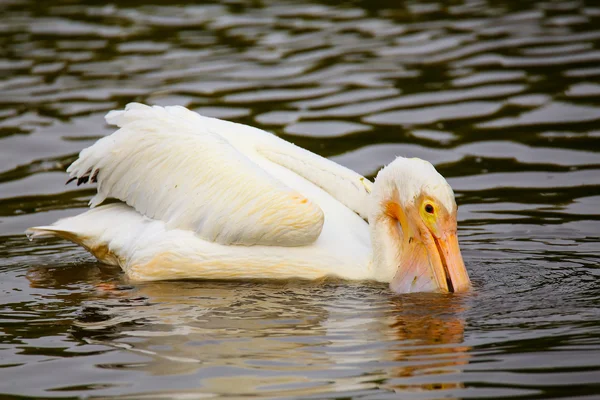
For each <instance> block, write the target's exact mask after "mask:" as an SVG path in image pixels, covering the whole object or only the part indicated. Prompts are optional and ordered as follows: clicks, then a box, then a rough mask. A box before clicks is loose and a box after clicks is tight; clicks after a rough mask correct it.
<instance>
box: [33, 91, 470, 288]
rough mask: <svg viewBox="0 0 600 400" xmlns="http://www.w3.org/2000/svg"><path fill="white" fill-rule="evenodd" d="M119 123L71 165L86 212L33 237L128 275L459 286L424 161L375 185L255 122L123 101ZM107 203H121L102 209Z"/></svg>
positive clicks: (460, 275) (446, 195)
mask: <svg viewBox="0 0 600 400" xmlns="http://www.w3.org/2000/svg"><path fill="white" fill-rule="evenodd" d="M106 120H107V122H108V123H109V124H112V125H116V126H117V127H118V128H119V129H118V130H117V131H116V132H115V133H113V134H112V135H109V136H107V137H104V138H102V139H100V140H98V141H97V142H96V143H95V144H94V145H92V146H90V147H89V148H86V149H84V150H83V151H81V153H80V154H79V158H78V159H77V160H76V161H75V162H73V164H72V165H71V166H70V167H69V168H68V169H67V172H68V173H69V174H70V176H71V177H72V180H77V183H78V184H81V183H88V182H90V183H94V182H97V194H96V195H95V196H94V197H93V198H92V199H91V200H90V207H91V209H90V210H89V211H86V212H84V213H83V214H80V215H77V216H75V217H70V218H65V219H62V220H59V221H57V222H55V223H54V224H52V225H49V226H39V227H34V228H30V229H28V231H27V234H28V236H29V237H30V238H36V237H44V236H59V237H62V238H65V239H68V240H70V241H72V242H74V243H77V244H79V245H81V246H83V247H84V248H86V249H87V250H88V251H89V252H90V253H92V254H93V255H94V256H95V257H96V258H97V259H98V260H99V261H100V262H103V263H107V264H112V265H120V266H121V267H122V269H123V270H124V271H125V273H126V275H127V276H128V277H129V278H130V279H132V280H134V281H150V280H167V279H169V280H172V279H193V278H197V279H264V278H274V279H289V278H301V279H318V278H323V277H327V276H335V277H339V278H343V279H351V280H376V281H380V282H388V283H389V284H390V287H391V289H392V290H394V291H395V292H400V293H408V292H424V291H425V292H431V291H442V292H458V291H465V290H467V289H468V288H469V285H470V283H469V277H468V275H467V271H466V269H465V266H464V263H463V260H462V256H461V253H460V250H459V246H458V239H457V233H456V230H457V226H456V210H457V208H456V202H455V199H454V194H453V192H452V189H451V188H450V186H449V185H448V183H447V182H446V180H445V179H444V178H443V177H442V176H441V175H440V174H439V173H438V172H437V171H436V170H435V168H434V167H433V166H432V165H431V164H430V163H428V162H426V161H423V160H420V159H416V158H412V159H408V158H402V157H398V158H397V159H396V160H394V161H393V162H392V163H391V164H389V165H388V166H386V167H384V168H383V169H382V170H381V171H380V172H379V174H378V175H377V178H376V180H375V182H374V183H372V182H370V181H369V180H367V179H366V178H364V177H363V176H361V175H359V174H357V173H356V172H354V171H352V170H350V169H347V168H345V167H343V166H340V165H338V164H336V163H334V162H332V161H330V160H327V159H325V158H323V157H320V156H318V155H316V154H314V153H311V152H309V151H307V150H305V149H302V148H300V147H297V146H295V145H294V144H292V143H289V142H287V141H285V140H283V139H280V138H278V137H277V136H275V135H273V134H270V133H268V132H265V131H263V130H260V129H257V128H253V127H250V126H246V125H242V124H237V123H233V122H228V121H223V120H219V119H216V118H208V117H204V116H201V115H199V114H197V113H195V112H192V111H190V110H188V109H186V108H184V107H179V106H174V107H159V106H153V107H150V106H146V105H142V104H138V103H132V104H129V105H128V106H127V107H126V108H125V110H119V111H111V112H109V113H108V114H107V116H106ZM107 198H114V199H118V200H120V201H121V202H118V203H111V204H108V205H101V204H102V203H103V202H104V200H106V199H107Z"/></svg>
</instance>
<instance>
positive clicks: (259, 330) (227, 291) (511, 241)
mask: <svg viewBox="0 0 600 400" xmlns="http://www.w3.org/2000/svg"><path fill="white" fill-rule="evenodd" d="M310 1H312V0H310ZM118 3H119V4H118V5H116V4H106V3H105V2H101V1H93V0H90V1H86V2H85V3H84V2H74V1H53V2H42V1H37V2H34V1H25V0H10V1H5V2H2V4H0V10H1V12H2V20H3V22H2V24H1V25H0V39H1V45H2V47H1V49H2V50H0V52H1V54H2V55H3V56H2V59H1V60H0V70H1V71H2V77H3V78H2V80H1V81H0V103H1V107H0V293H1V299H2V302H1V305H0V367H1V368H0V396H2V397H3V398H15V399H16V398H23V397H22V396H25V397H35V398H73V397H95V398H106V397H120V398H131V399H140V398H161V399H162V398H181V399H183V398H186V399H187V398H216V397H222V398H246V397H249V396H252V397H255V398H301V399H308V398H314V399H324V398H331V399H333V398H336V399H337V398H356V399H386V398H397V397H400V398H405V399H429V398H504V397H507V398H508V397H510V398H523V399H546V398H573V397H578V398H590V399H591V398H598V397H599V396H600V323H599V322H598V321H599V319H600V287H599V285H598V281H599V276H600V269H599V268H598V263H599V261H600V251H599V250H600V248H599V244H598V243H599V240H600V224H599V220H600V146H599V143H600V106H599V105H600V7H598V5H597V4H595V2H593V1H587V2H586V1H550V2H532V1H504V2H492V1H479V0H468V1H452V2H441V1H440V2H434V1H432V2H425V1H408V2H404V4H402V5H396V3H394V2H385V1H358V0H357V1H353V2H348V3H346V4H344V5H339V4H338V2H333V1H321V2H317V1H312V2H310V3H308V2H301V1H269V0H267V1H254V2H250V1H248V2H243V1H230V2H226V3H222V4H220V3H212V4H210V3H207V2H204V3H203V4H195V3H193V2H189V3H186V2H185V1H180V2H178V3H177V5H173V4H172V3H171V2H168V1H160V0H154V1H152V0H151V1H145V2H141V1H136V0H128V1H122V2H118ZM131 101H141V102H146V103H150V104H160V105H172V104H181V105H185V106H187V107H189V108H191V109H194V110H197V111H199V112H201V113H203V114H205V115H209V116H216V117H221V118H227V119H230V120H233V121H237V122H242V123H247V124H251V125H254V126H258V127H261V128H263V129H266V130H269V131H272V132H274V133H276V134H277V135H280V136H281V137H283V138H285V139H287V140H290V141H292V142H294V143H296V144H298V145H300V146H303V147H306V148H308V149H310V150H312V151H314V152H317V153H319V154H322V155H324V156H326V157H330V158H331V159H333V160H335V161H336V162H339V163H341V164H343V165H346V166H348V167H350V168H353V169H355V170H357V171H358V172H360V173H362V174H365V175H367V176H370V177H373V176H374V174H375V173H376V171H377V170H378V169H379V168H381V166H383V165H385V164H386V163H389V162H390V161H392V160H393V159H394V157H395V156H397V155H404V156H411V157H421V158H425V159H428V160H430V161H431V162H432V163H433V164H434V165H436V167H437V168H438V170H439V171H440V172H441V173H442V174H444V175H445V176H446V177H448V180H449V182H450V184H451V185H452V186H453V187H454V189H455V192H456V195H457V201H458V203H459V206H460V208H459V224H460V230H459V235H460V240H461V245H462V249H463V255H464V258H465V262H466V264H467V267H468V269H469V271H470V274H471V277H472V281H473V284H474V290H473V291H472V292H471V293H468V294H464V295H432V294H418V295H404V296H401V295H393V294H392V293H390V292H389V290H388V289H387V287H386V285H381V284H377V283H368V282H343V281H336V280H326V281H320V282H300V281H291V282H201V281H195V282H166V283H147V284H132V283H130V282H128V281H127V280H126V279H125V278H124V277H123V275H122V274H121V272H120V270H119V269H118V268H113V267H107V266H103V265H100V264H98V263H96V262H95V261H94V259H93V258H92V257H90V256H89V255H88V254H87V253H86V252H85V251H84V250H82V249H80V248H78V247H76V246H74V245H72V244H69V243H66V242H64V241H60V240H46V241H43V242H29V241H28V240H27V239H26V238H25V236H24V235H23V231H24V230H25V229H26V228H27V227H30V226H33V225H42V224H47V223H50V222H52V221H54V220H56V219H58V218H61V217H65V216H70V215H75V214H77V213H79V212H81V211H82V210H83V209H84V208H85V207H86V203H87V201H88V200H89V199H90V197H91V196H92V195H93V189H91V188H83V187H76V186H64V182H65V180H66V174H65V173H64V170H65V168H66V166H67V165H68V164H69V163H70V162H72V161H73V160H74V159H75V158H76V155H77V153H78V152H79V151H80V150H81V149H82V148H83V147H86V146H88V145H90V144H92V143H93V142H94V141H95V140H96V139H97V138H99V137H102V136H103V135H106V134H108V133H110V132H111V130H110V128H109V127H107V126H106V125H105V124H104V122H103V116H104V114H105V113H106V112H107V111H109V110H111V109H113V108H117V107H123V106H124V105H125V104H127V103H128V102H131Z"/></svg>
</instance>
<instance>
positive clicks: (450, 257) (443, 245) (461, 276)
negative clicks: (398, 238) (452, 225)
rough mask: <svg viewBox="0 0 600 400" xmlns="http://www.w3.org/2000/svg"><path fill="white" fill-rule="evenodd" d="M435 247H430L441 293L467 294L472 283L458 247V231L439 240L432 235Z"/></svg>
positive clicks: (433, 267) (430, 257)
mask: <svg viewBox="0 0 600 400" xmlns="http://www.w3.org/2000/svg"><path fill="white" fill-rule="evenodd" d="M431 237H432V239H433V245H430V246H428V249H427V250H428V251H427V252H428V254H429V259H430V262H431V269H432V270H433V273H434V275H435V278H436V281H437V283H438V286H439V288H440V289H441V291H444V292H465V291H467V290H468V289H469V287H470V285H471V282H470V280H469V275H468V274H467V269H466V268H465V263H464V262H463V258H462V254H461V253H460V248H459V246H458V237H457V236H456V231H450V232H446V233H445V234H444V235H443V236H442V237H440V238H437V237H435V236H434V235H431Z"/></svg>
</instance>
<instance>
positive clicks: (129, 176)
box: [67, 103, 324, 246]
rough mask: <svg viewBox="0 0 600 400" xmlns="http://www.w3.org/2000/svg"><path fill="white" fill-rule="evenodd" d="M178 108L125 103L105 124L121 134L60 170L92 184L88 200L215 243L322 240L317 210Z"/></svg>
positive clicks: (320, 216) (99, 143) (199, 119)
mask: <svg viewBox="0 0 600 400" xmlns="http://www.w3.org/2000/svg"><path fill="white" fill-rule="evenodd" d="M206 119H207V118H205V117H201V116H200V115H198V114H196V113H194V112H192V111H189V110H187V109H186V108H184V107H177V106H176V107H164V108H163V107H158V106H154V107H149V106H145V105H142V104H135V103H132V104H129V105H128V106H127V107H126V109H125V110H123V111H111V112H110V113H109V114H108V115H107V117H106V120H107V122H108V123H110V124H113V125H117V126H118V127H119V128H120V129H119V130H117V131H116V132H115V133H113V134H112V135H110V136H107V137H105V138H102V139H100V140H98V141H97V142H96V143H95V144H94V145H92V146H91V147H88V148H86V149H84V150H83V151H82V152H81V153H80V154H79V158H78V159H77V160H76V161H75V162H74V163H73V164H72V165H71V166H70V167H69V168H68V169H67V172H68V173H69V174H70V176H71V177H72V178H73V179H77V180H78V183H81V182H87V181H88V180H90V181H92V182H96V181H97V182H98V193H97V194H96V195H95V196H94V197H93V198H92V200H91V201H90V206H91V207H95V206H96V205H98V204H100V203H102V202H103V201H104V200H105V199H106V198H109V197H112V198H116V199H119V200H121V201H124V202H125V203H127V204H128V205H130V206H131V207H133V208H134V209H135V210H136V211H138V212H139V213H141V214H143V215H145V216H147V217H150V218H153V219H158V220H162V221H164V222H165V223H166V225H167V227H168V228H170V229H186V230H191V231H194V232H196V234H197V235H199V236H200V237H201V238H203V239H206V240H210V241H213V242H217V243H221V244H240V245H278V246H301V245H306V244H310V243H312V242H314V241H315V240H316V239H317V238H318V237H319V234H320V233H321V230H322V227H323V222H324V216H323V212H322V211H321V209H320V208H319V207H318V206H317V205H316V204H314V203H313V202H311V201H310V200H309V199H307V198H305V197H304V196H302V195H301V194H300V193H298V192H296V191H294V190H292V189H290V188H289V187H288V186H286V185H285V184H284V183H282V182H281V181H279V180H277V179H276V178H274V177H272V176H271V175H270V174H269V173H267V172H266V171H264V170H263V169H262V168H260V167H259V166H258V165H257V164H255V163H254V162H253V161H251V160H250V159H249V158H248V157H246V156H245V155H244V154H243V153H242V152H240V151H239V150H238V149H236V147H234V146H232V145H231V143H229V141H228V140H227V139H226V138H225V137H223V136H222V135H220V134H219V133H218V132H216V131H215V130H214V129H213V126H212V125H211V124H206V123H205V122H206V121H205V120H206Z"/></svg>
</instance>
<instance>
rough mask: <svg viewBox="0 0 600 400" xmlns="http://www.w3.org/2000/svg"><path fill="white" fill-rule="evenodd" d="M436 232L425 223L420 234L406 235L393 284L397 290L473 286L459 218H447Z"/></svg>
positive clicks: (451, 289) (455, 289)
mask: <svg viewBox="0 0 600 400" xmlns="http://www.w3.org/2000/svg"><path fill="white" fill-rule="evenodd" d="M446 221H447V222H446V224H444V225H445V226H444V228H445V229H439V231H438V234H437V235H436V234H435V233H434V232H432V231H431V230H430V229H428V228H426V227H425V226H424V225H422V227H421V229H419V230H415V232H416V231H418V232H419V233H418V234H415V235H409V237H408V238H406V237H405V238H404V241H403V244H402V249H401V262H400V265H399V266H398V270H397V272H396V274H395V276H394V277H393V278H392V281H391V282H390V288H391V289H392V290H393V291H395V292H397V293H412V292H443V293H447V292H464V291H467V290H468V289H469V287H470V280H469V275H468V274H467V269H466V268H465V264H464V262H463V258H462V255H461V253H460V248H459V246H458V237H457V235H456V219H455V218H448V219H447V220H446Z"/></svg>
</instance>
